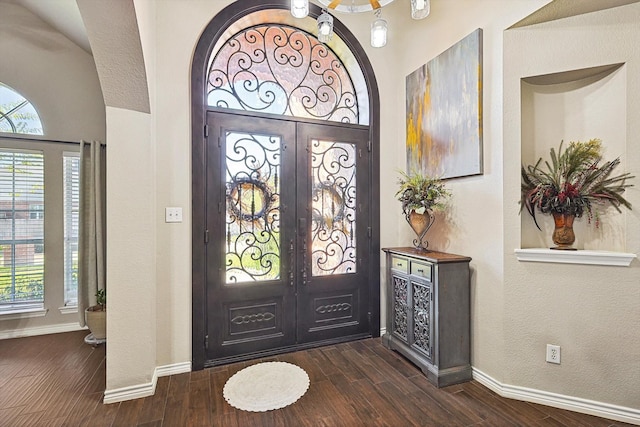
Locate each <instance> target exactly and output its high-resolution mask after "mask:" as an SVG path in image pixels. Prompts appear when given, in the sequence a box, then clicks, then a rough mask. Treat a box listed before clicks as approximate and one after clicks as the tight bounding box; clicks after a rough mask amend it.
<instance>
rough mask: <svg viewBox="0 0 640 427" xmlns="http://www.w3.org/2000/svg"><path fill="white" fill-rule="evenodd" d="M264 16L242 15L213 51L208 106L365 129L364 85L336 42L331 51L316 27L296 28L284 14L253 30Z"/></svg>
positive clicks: (300, 25) (353, 63)
mask: <svg viewBox="0 0 640 427" xmlns="http://www.w3.org/2000/svg"><path fill="white" fill-rule="evenodd" d="M264 15H265V12H264V11H262V12H257V13H253V14H249V15H246V16H245V17H243V18H242V19H240V20H239V21H237V22H236V23H235V25H234V28H232V29H230V30H229V31H227V32H226V33H225V35H224V36H223V37H222V38H221V39H220V40H219V41H218V43H217V44H216V46H215V47H214V49H213V52H212V53H211V56H210V58H209V64H208V79H207V94H206V102H207V105H209V106H211V107H220V108H229V109H237V110H245V111H255V112H263V113H271V114H280V115H285V116H294V117H300V118H311V119H320V120H328V121H335V122H342V123H353V124H363V125H367V124H369V99H368V94H367V90H366V82H365V79H364V76H363V74H362V70H361V68H360V67H359V66H358V64H357V63H356V61H355V58H354V57H353V54H352V53H351V51H350V50H349V49H348V48H347V47H346V45H345V43H344V42H343V41H342V40H341V39H340V37H339V36H334V37H335V39H336V40H333V41H332V44H331V45H332V47H331V48H330V47H328V46H327V45H325V44H323V43H320V42H319V41H318V40H317V38H316V37H315V36H314V35H313V31H314V29H313V28H310V27H309V22H311V23H314V22H315V21H313V20H307V21H304V20H298V21H297V22H296V21H295V20H293V19H292V18H291V15H290V13H289V12H288V11H287V10H277V9H271V10H269V11H268V22H269V23H268V24H264V23H263V24H257V22H259V21H260V20H261V19H264ZM292 24H296V26H293V25H292ZM232 31H234V32H232ZM334 49H335V50H336V51H337V52H336V51H334Z"/></svg>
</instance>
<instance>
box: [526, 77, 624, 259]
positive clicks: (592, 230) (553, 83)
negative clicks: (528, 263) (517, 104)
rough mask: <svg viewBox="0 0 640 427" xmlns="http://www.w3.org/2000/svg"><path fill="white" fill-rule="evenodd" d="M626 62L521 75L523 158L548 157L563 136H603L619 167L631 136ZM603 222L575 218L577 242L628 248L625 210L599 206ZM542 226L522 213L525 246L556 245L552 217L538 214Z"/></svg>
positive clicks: (619, 170) (586, 245)
mask: <svg viewBox="0 0 640 427" xmlns="http://www.w3.org/2000/svg"><path fill="white" fill-rule="evenodd" d="M626 82H627V78H626V68H625V65H624V64H611V65H604V66H598V67H591V68H585V69H579V70H570V71H564V72H559V73H553V74H545V75H539V76H531V77H526V78H522V79H521V80H520V92H521V98H520V99H521V120H522V122H521V131H522V135H521V142H522V146H521V156H522V157H521V162H522V164H525V165H527V164H534V163H535V162H536V161H537V160H538V159H539V158H540V157H542V158H543V159H545V160H546V159H549V150H550V149H551V148H555V149H556V150H557V148H558V146H559V144H560V142H561V141H564V145H567V144H568V143H569V142H571V141H587V140H590V139H592V138H598V139H601V140H602V146H603V154H604V159H605V160H613V159H614V158H616V157H620V158H621V163H620V165H619V166H618V168H617V169H616V171H615V172H614V173H615V174H618V173H622V172H624V171H626V170H627V168H626V166H625V150H626V139H627V132H626V129H627V111H626V110H627V86H626ZM596 209H597V210H598V212H599V215H600V217H601V221H600V225H599V227H598V228H596V226H595V224H594V223H591V224H589V221H588V218H587V217H586V215H585V216H583V217H582V218H579V219H577V220H576V222H575V223H574V230H575V234H576V241H575V244H574V247H576V248H578V249H583V250H597V251H612V252H624V251H625V224H626V221H625V215H626V209H624V208H623V213H622V214H620V213H618V212H617V211H616V209H615V208H613V207H608V206H598V207H597V208H596ZM536 218H537V219H538V224H539V225H540V228H541V229H542V231H540V230H538V229H537V228H536V226H535V224H534V222H533V219H532V218H531V216H530V215H528V214H527V213H526V212H524V211H523V212H522V214H521V247H522V248H525V249H526V248H550V247H551V246H553V242H552V240H551V235H552V232H553V218H552V217H551V216H550V215H540V216H538V215H536Z"/></svg>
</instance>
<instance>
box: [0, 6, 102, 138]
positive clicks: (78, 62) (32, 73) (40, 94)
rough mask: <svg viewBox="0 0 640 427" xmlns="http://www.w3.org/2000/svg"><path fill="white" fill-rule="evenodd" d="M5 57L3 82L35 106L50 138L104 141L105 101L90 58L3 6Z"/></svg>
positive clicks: (22, 12) (0, 41)
mask: <svg viewBox="0 0 640 427" xmlns="http://www.w3.org/2000/svg"><path fill="white" fill-rule="evenodd" d="M0 58H2V60H1V61H0V81H1V82H3V83H6V84H8V85H9V86H11V87H12V88H14V89H15V90H17V91H18V92H20V93H22V94H23V95H24V96H25V97H26V98H27V99H29V100H30V101H31V103H32V104H33V105H34V106H35V108H36V110H37V111H38V113H39V114H40V117H41V119H42V124H43V126H44V130H45V133H46V137H47V138H50V139H61V140H68V141H80V139H83V138H84V139H88V140H91V139H97V140H101V141H104V139H105V112H104V100H103V98H102V91H101V89H100V82H99V80H98V74H97V72H96V66H95V63H94V62H93V57H92V56H91V55H90V54H88V53H87V52H85V51H84V50H83V49H82V48H80V47H79V46H77V45H75V44H74V43H72V42H71V41H70V40H69V39H67V38H66V37H65V36H63V35H62V34H60V33H59V32H57V31H56V30H54V29H53V28H52V27H51V26H50V25H49V24H47V23H45V22H44V21H42V20H41V19H40V18H38V17H37V16H35V15H33V14H32V13H31V12H29V11H28V10H27V9H25V8H23V7H21V6H18V5H14V4H9V3H0Z"/></svg>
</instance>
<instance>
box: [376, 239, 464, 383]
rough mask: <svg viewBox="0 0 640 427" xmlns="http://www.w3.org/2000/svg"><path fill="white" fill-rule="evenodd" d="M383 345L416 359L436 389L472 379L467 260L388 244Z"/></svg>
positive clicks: (441, 253)
mask: <svg viewBox="0 0 640 427" xmlns="http://www.w3.org/2000/svg"><path fill="white" fill-rule="evenodd" d="M383 251H384V252H386V260H387V325H386V326H387V330H386V333H385V334H384V336H383V337H382V342H383V343H384V345H385V346H386V347H388V348H390V349H392V350H395V351H397V352H399V353H401V354H403V355H404V356H405V357H407V358H408V359H409V360H411V361H412V362H413V363H415V364H416V365H417V366H418V367H420V369H422V372H424V374H425V375H426V376H427V379H428V380H429V381H430V382H431V383H433V384H434V385H436V386H437V387H443V386H447V385H451V384H457V383H461V382H464V381H469V380H471V364H470V362H471V360H470V359H471V358H470V344H469V329H470V326H469V325H470V307H469V306H470V294H469V262H470V261H471V258H469V257H465V256H460V255H453V254H447V253H443V252H435V251H423V250H417V249H415V248H409V247H408V248H386V249H383Z"/></svg>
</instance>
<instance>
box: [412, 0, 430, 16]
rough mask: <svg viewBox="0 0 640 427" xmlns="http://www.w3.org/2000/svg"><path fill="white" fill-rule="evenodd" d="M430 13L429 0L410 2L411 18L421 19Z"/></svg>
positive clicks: (413, 0)
mask: <svg viewBox="0 0 640 427" xmlns="http://www.w3.org/2000/svg"><path fill="white" fill-rule="evenodd" d="M430 12H431V4H430V0H411V17H412V18H413V19H423V18H426V17H427V16H429V13H430Z"/></svg>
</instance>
